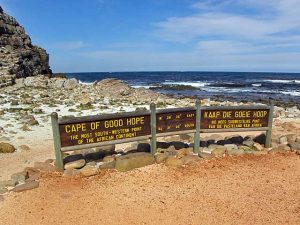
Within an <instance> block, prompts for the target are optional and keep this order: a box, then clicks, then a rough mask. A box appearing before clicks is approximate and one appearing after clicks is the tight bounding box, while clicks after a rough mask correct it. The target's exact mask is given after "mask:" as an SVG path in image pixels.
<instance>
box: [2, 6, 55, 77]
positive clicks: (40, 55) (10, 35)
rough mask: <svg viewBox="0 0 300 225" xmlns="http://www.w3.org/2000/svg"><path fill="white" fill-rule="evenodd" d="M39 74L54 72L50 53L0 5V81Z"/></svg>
mask: <svg viewBox="0 0 300 225" xmlns="http://www.w3.org/2000/svg"><path fill="white" fill-rule="evenodd" d="M39 74H44V75H51V74H52V71H51V69H50V66H49V55H48V54H47V52H46V51H45V50H44V49H42V48H40V47H38V46H35V45H33V44H32V43H31V39H30V37H29V36H28V35H27V34H26V33H25V30H24V28H23V27H22V26H20V24H19V23H18V22H17V21H16V19H15V18H13V17H11V16H10V15H8V14H6V13H5V12H4V11H3V9H2V8H1V6H0V81H2V82H3V81H5V80H8V79H14V78H20V77H28V76H36V75H39Z"/></svg>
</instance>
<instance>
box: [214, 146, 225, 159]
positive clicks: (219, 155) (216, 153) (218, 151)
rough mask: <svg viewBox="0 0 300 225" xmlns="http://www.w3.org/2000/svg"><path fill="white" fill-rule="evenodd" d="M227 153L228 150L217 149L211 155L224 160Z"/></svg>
mask: <svg viewBox="0 0 300 225" xmlns="http://www.w3.org/2000/svg"><path fill="white" fill-rule="evenodd" d="M225 151H226V149H222V148H216V149H214V150H213V151H212V152H211V154H212V155H213V156H214V157H216V158H222V157H224V156H225Z"/></svg>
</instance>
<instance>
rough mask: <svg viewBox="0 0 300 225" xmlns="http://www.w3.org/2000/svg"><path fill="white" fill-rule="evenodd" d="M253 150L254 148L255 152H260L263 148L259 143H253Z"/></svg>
mask: <svg viewBox="0 0 300 225" xmlns="http://www.w3.org/2000/svg"><path fill="white" fill-rule="evenodd" d="M253 148H254V149H255V150H257V151H261V150H263V149H264V147H263V146H261V145H260V144H259V143H255V144H254V145H253Z"/></svg>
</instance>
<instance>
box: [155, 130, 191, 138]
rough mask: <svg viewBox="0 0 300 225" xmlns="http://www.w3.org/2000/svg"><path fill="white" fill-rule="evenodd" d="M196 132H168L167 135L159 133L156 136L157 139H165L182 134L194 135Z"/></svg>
mask: <svg viewBox="0 0 300 225" xmlns="http://www.w3.org/2000/svg"><path fill="white" fill-rule="evenodd" d="M195 132H196V130H195V129H194V130H183V131H173V132H166V133H159V134H156V136H157V137H165V136H173V135H180V134H193V133H195Z"/></svg>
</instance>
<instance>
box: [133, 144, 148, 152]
mask: <svg viewBox="0 0 300 225" xmlns="http://www.w3.org/2000/svg"><path fill="white" fill-rule="evenodd" d="M136 150H137V151H138V152H151V146H150V144H148V143H139V144H138V146H137V149H136Z"/></svg>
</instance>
